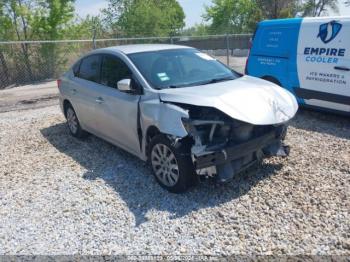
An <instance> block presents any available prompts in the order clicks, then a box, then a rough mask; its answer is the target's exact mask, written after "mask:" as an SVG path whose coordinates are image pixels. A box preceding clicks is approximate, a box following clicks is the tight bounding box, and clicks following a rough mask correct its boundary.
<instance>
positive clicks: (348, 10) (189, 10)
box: [76, 0, 350, 27]
mask: <svg viewBox="0 0 350 262" xmlns="http://www.w3.org/2000/svg"><path fill="white" fill-rule="evenodd" d="M178 1H179V3H180V5H181V6H182V8H183V9H184V11H185V14H186V27H191V26H193V25H194V24H196V23H200V22H201V21H202V17H201V15H202V14H203V13H204V6H205V5H210V3H211V0H178ZM343 2H344V0H339V3H341V4H340V5H339V10H340V13H339V14H334V13H330V15H346V16H350V7H345V5H344V4H343ZM105 7H107V1H106V0H76V12H77V13H78V14H79V15H80V16H81V17H85V16H86V15H88V14H89V15H97V14H98V13H99V10H100V9H102V8H105Z"/></svg>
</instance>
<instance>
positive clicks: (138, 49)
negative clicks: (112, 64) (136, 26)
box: [104, 44, 191, 54]
mask: <svg viewBox="0 0 350 262" xmlns="http://www.w3.org/2000/svg"><path fill="white" fill-rule="evenodd" d="M185 48H191V47H188V46H182V45H165V44H138V45H119V46H112V47H107V48H104V50H111V51H114V50H115V51H119V52H123V53H125V54H134V53H142V52H152V51H161V50H172V49H185Z"/></svg>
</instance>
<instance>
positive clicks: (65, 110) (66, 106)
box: [63, 99, 72, 117]
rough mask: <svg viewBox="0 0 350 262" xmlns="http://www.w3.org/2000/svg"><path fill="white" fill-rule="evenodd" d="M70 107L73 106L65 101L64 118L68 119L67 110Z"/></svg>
mask: <svg viewBox="0 0 350 262" xmlns="http://www.w3.org/2000/svg"><path fill="white" fill-rule="evenodd" d="M68 106H72V104H71V103H70V102H69V101H68V100H67V99H66V100H64V101H63V111H64V116H65V117H67V109H68Z"/></svg>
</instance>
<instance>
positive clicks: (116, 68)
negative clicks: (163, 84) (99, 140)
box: [96, 55, 141, 154]
mask: <svg viewBox="0 0 350 262" xmlns="http://www.w3.org/2000/svg"><path fill="white" fill-rule="evenodd" d="M131 78H132V73H131V70H130V69H129V68H128V66H127V65H126V64H125V63H124V62H123V61H122V60H121V59H120V58H118V57H117V56H114V55H104V56H103V58H102V67H101V82H100V83H101V84H100V86H99V95H98V96H97V97H96V100H97V101H100V102H98V103H97V104H96V121H97V128H98V132H99V133H100V134H101V136H103V137H104V138H105V139H106V140H108V141H111V142H112V143H114V144H117V145H119V146H120V147H122V148H124V149H126V150H128V151H129V152H132V153H134V154H139V153H140V152H141V149H140V142H139V138H138V131H137V130H138V129H137V123H138V103H139V100H140V95H139V94H134V93H126V92H121V91H119V90H118V88H117V83H118V82H119V81H120V80H123V79H131Z"/></svg>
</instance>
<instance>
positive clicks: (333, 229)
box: [0, 106, 350, 255]
mask: <svg viewBox="0 0 350 262" xmlns="http://www.w3.org/2000/svg"><path fill="white" fill-rule="evenodd" d="M287 142H288V144H289V145H291V148H292V151H291V155H290V157H289V158H286V159H279V158H272V159H269V160H266V161H265V162H264V164H263V166H262V167H260V168H257V169H253V170H251V171H250V172H248V173H244V174H241V175H239V176H238V177H236V178H235V179H234V181H232V182H231V183H229V184H227V185H225V186H218V185H215V184H213V183H211V182H210V181H205V182H202V183H201V184H200V185H199V186H198V187H196V188H194V189H193V190H191V191H190V192H188V193H186V194H183V195H173V194H169V193H167V192H166V191H164V190H163V189H161V188H160V187H159V186H158V185H157V184H156V182H155V180H154V179H153V177H152V175H151V172H150V169H149V167H148V166H147V165H145V164H144V163H143V162H141V161H139V160H138V159H137V158H135V157H133V156H131V155H130V154H128V153H125V152H123V151H122V150H119V149H117V148H116V147H113V146H112V145H110V144H108V143H106V142H103V141H102V140H100V139H98V138H96V137H94V136H90V137H88V138H87V139H86V140H85V141H79V140H76V139H74V138H72V137H71V136H70V135H69V134H68V131H67V128H66V126H65V124H64V119H63V117H62V115H61V113H60V111H59V109H58V107H57V106H51V107H46V108H41V109H31V110H26V111H13V112H7V113H1V114H0V159H1V162H0V163H1V165H0V254H50V255H55V254H106V255H107V254H134V255H135V254H210V255H229V254H276V255H278V254H289V255H296V254H298V255H299V254H332V255H336V254H338V255H350V198H349V192H350V120H349V119H346V118H342V117H336V116H331V115H327V116H322V115H321V114H318V113H310V112H307V111H302V112H300V113H299V115H298V116H297V117H296V119H295V120H294V121H293V122H292V123H291V127H290V129H289V134H288V136H287Z"/></svg>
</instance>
